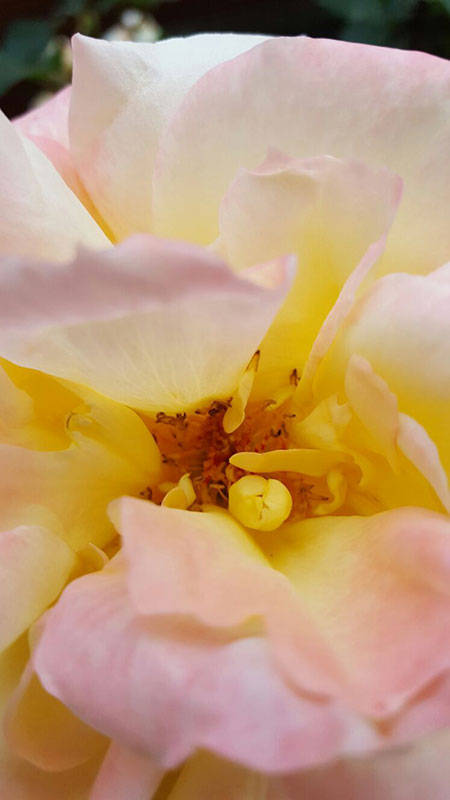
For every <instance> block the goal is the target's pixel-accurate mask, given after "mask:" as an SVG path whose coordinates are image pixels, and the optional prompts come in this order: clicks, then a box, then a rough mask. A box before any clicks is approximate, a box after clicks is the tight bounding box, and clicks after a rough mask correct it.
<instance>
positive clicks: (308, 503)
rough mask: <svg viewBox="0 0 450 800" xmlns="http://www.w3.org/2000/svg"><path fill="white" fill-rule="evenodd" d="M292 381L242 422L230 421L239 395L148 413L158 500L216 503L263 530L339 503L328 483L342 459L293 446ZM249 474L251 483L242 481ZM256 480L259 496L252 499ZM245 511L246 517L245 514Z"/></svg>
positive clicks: (194, 506) (194, 505)
mask: <svg viewBox="0 0 450 800" xmlns="http://www.w3.org/2000/svg"><path fill="white" fill-rule="evenodd" d="M295 377H296V376H295ZM291 386H294V384H293V382H291ZM294 388H295V386H294ZM289 389H290V387H287V390H286V391H284V392H280V393H279V394H278V396H277V397H274V398H270V399H268V400H266V401H264V402H259V403H250V404H248V405H246V408H245V415H244V416H243V420H242V422H240V424H239V425H238V426H237V427H236V428H235V427H234V425H230V409H236V403H235V404H234V406H233V398H230V399H229V400H226V401H223V400H214V401H213V402H211V403H210V404H209V405H208V406H207V407H205V408H199V409H197V410H196V411H194V412H193V413H190V414H186V413H178V414H174V415H170V414H166V413H165V412H160V413H159V414H157V415H156V418H155V419H154V420H151V421H148V420H147V424H148V426H149V428H150V431H151V433H152V434H153V436H154V438H155V441H156V443H157V445H158V447H159V450H160V452H161V457H162V463H163V474H162V478H161V482H160V483H159V485H158V486H157V487H153V489H152V500H153V502H156V503H159V504H163V505H165V506H170V507H176V508H183V509H187V508H189V509H191V510H201V508H202V507H203V506H204V505H206V504H213V505H218V506H221V507H222V508H229V510H230V513H231V514H233V515H234V516H235V517H236V518H237V519H240V520H241V522H242V523H243V524H246V525H248V527H253V528H256V529H259V530H274V529H275V528H276V527H278V526H279V525H281V524H282V522H284V520H285V519H288V518H289V519H290V520H292V519H301V518H304V517H307V516H313V515H314V513H315V508H316V507H318V506H319V507H320V512H319V513H324V512H323V510H322V509H324V508H326V507H328V504H329V508H330V510H331V509H333V508H334V506H335V505H336V501H335V498H336V492H335V487H334V484H333V485H331V486H330V485H329V484H328V483H327V473H328V471H329V470H330V469H331V468H333V467H335V462H336V460H339V459H336V457H335V456H333V457H332V458H331V459H330V458H327V457H325V456H323V455H320V456H318V455H317V454H315V453H314V452H311V453H301V452H300V451H298V450H297V451H295V453H294V450H293V449H292V442H291V440H290V435H289V428H290V424H291V423H292V422H293V421H294V419H295V414H294V413H293V412H292V407H291V395H292V392H291V391H290V390H289ZM241 390H242V387H241ZM241 394H243V392H242V391H241ZM232 413H233V414H234V411H232ZM230 427H231V428H233V430H230ZM296 453H297V455H296ZM269 454H272V455H269ZM328 462H329V463H328ZM254 465H255V466H254ZM311 465H313V467H314V468H311ZM252 473H258V474H252ZM244 477H251V478H252V481H253V483H251V482H250V481H248V480H247V481H245V482H242V479H243V478H244ZM256 484H258V486H256ZM251 486H252V487H253V489H254V490H255V492H254V498H256V499H254V500H251V499H249V497H250V496H251V491H252V490H251V489H250V487H251ZM258 487H259V489H260V491H258ZM247 491H250V495H249V496H247V495H246V494H245V493H246V492H247ZM242 492H244V495H242ZM340 494H342V493H340ZM245 496H247V499H245ZM246 504H247V506H252V504H253V506H252V507H253V508H254V509H256V512H255V515H254V516H253V517H251V520H252V524H250V517H249V516H248V515H247V516H245V514H247V512H245V513H244V511H243V509H244V507H246ZM238 507H239V508H240V509H241V510H240V511H239V510H238ZM258 509H259V510H258ZM243 514H244V516H245V518H246V519H247V522H244V519H243V518H242V519H241V517H242V515H243ZM250 516H251V515H250ZM247 517H248V518H247ZM267 526H268V527H267Z"/></svg>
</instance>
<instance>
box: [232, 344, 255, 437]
mask: <svg viewBox="0 0 450 800" xmlns="http://www.w3.org/2000/svg"><path fill="white" fill-rule="evenodd" d="M259 356H260V353H259V350H257V351H256V353H255V355H254V356H253V358H252V359H251V361H250V363H249V365H248V367H247V369H246V370H245V372H244V374H243V376H242V378H241V380H240V381H239V384H238V387H237V390H236V393H235V394H234V395H233V397H232V398H231V403H230V407H229V408H227V410H226V412H225V415H224V418H223V429H224V431H225V433H233V431H235V430H236V429H237V428H239V426H240V425H242V423H243V421H244V419H245V409H246V408H247V403H248V399H249V397H250V394H251V391H252V389H253V384H254V381H255V375H256V370H257V369H258V364H259Z"/></svg>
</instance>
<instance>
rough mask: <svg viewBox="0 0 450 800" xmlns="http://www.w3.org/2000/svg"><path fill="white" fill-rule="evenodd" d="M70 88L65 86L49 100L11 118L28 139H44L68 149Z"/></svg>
mask: <svg viewBox="0 0 450 800" xmlns="http://www.w3.org/2000/svg"><path fill="white" fill-rule="evenodd" d="M71 91H72V88H71V87H70V86H66V88H65V89H61V91H60V92H57V93H56V94H55V95H53V97H51V98H50V100H47V102H45V103H43V104H42V105H40V106H38V107H37V108H33V109H32V110H31V111H28V112H27V113H26V114H23V115H22V116H20V117H16V118H15V119H14V120H13V124H14V126H15V127H16V128H17V129H18V130H19V131H21V133H23V134H25V136H28V138H29V139H33V140H34V139H36V138H37V139H44V140H48V141H49V142H54V143H55V144H58V145H60V146H61V147H63V148H64V149H65V150H68V149H69V107H70V96H71Z"/></svg>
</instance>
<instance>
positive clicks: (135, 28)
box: [0, 0, 450, 113]
mask: <svg viewBox="0 0 450 800" xmlns="http://www.w3.org/2000/svg"><path fill="white" fill-rule="evenodd" d="M26 6H27V7H28V8H30V9H31V11H32V12H34V13H33V16H30V17H28V18H27V17H25V18H21V19H14V18H13V12H12V11H11V10H9V11H8V12H6V14H5V12H3V18H6V22H7V24H6V26H5V28H4V33H3V36H2V38H1V41H0V97H1V96H3V97H1V99H2V105H3V106H4V107H5V108H6V111H7V112H8V113H9V112H10V110H11V112H12V113H18V112H20V111H23V110H25V108H26V107H27V106H28V105H29V103H30V100H32V99H33V96H34V95H36V94H40V93H43V92H44V93H45V92H54V91H55V90H57V89H59V88H60V87H61V86H63V85H64V84H66V83H67V82H68V80H70V69H71V63H70V47H69V44H68V42H69V37H70V36H71V35H72V34H73V33H74V32H75V31H80V32H82V33H85V34H87V35H89V36H97V37H103V36H106V37H107V38H113V39H117V38H119V39H132V40H137V41H152V40H154V39H155V38H158V37H159V36H160V35H162V36H171V35H180V34H187V33H195V32H200V31H208V30H210V31H211V30H235V31H247V32H249V31H250V32H251V31H254V32H258V33H269V34H270V33H273V34H285V35H296V34H301V33H306V34H310V35H312V36H328V37H330V38H341V39H345V40H348V41H359V42H366V43H369V44H379V45H386V46H390V47H404V48H408V49H416V50H424V51H427V52H430V53H435V54H436V55H440V56H443V57H447V58H450V0H255V1H254V2H253V1H252V0H237V1H234V2H233V0H213V2H211V0H209V2H206V1H205V2H202V0H53V3H52V2H51V0H49V2H48V6H49V8H50V11H49V13H47V14H46V16H45V17H44V16H43V13H42V4H41V2H40V0H34V2H33V0H27V3H26ZM36 11H38V14H36ZM8 20H9V21H8ZM8 106H9V107H8Z"/></svg>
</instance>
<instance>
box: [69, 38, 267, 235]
mask: <svg viewBox="0 0 450 800" xmlns="http://www.w3.org/2000/svg"><path fill="white" fill-rule="evenodd" d="M261 41H263V37H260V36H235V35H232V34H227V35H212V34H203V35H199V36H192V37H189V38H186V39H169V40H167V41H163V42H157V43H156V44H129V43H124V42H105V41H99V40H96V39H88V38H86V37H84V36H76V37H75V38H74V40H73V52H74V77H73V93H72V104H71V111H70V138H71V147H72V153H73V156H74V159H75V163H76V165H77V167H78V170H79V173H80V175H81V177H82V179H83V181H84V184H85V186H86V187H87V189H88V190H89V193H90V196H91V197H92V199H93V201H94V203H95V204H96V206H97V208H98V209H99V211H100V213H101V214H102V215H103V217H104V218H105V219H106V221H107V223H108V225H109V226H110V228H111V230H112V231H113V233H114V235H115V236H116V237H117V238H119V239H122V238H124V237H125V236H129V235H130V234H132V233H136V232H149V231H150V230H151V179H152V172H153V163H154V158H155V152H156V148H157V146H158V142H159V139H160V137H161V135H162V134H163V132H164V130H165V128H166V125H167V123H168V121H169V119H170V117H171V115H172V113H173V112H174V110H175V109H176V107H177V106H178V104H179V103H180V101H181V100H182V98H183V97H184V95H185V94H186V92H187V91H188V89H189V88H190V86H191V85H192V84H193V83H194V82H195V81H196V80H197V79H198V78H199V77H200V76H201V75H203V74H204V73H205V72H206V71H207V70H208V69H210V68H211V67H213V66H215V65H216V64H219V63H221V62H223V61H226V60H227V59H230V58H233V57H234V56H236V55H239V54H240V53H242V52H244V51H245V50H248V49H249V48H251V47H253V46H254V45H255V44H258V43H259V42H261Z"/></svg>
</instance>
